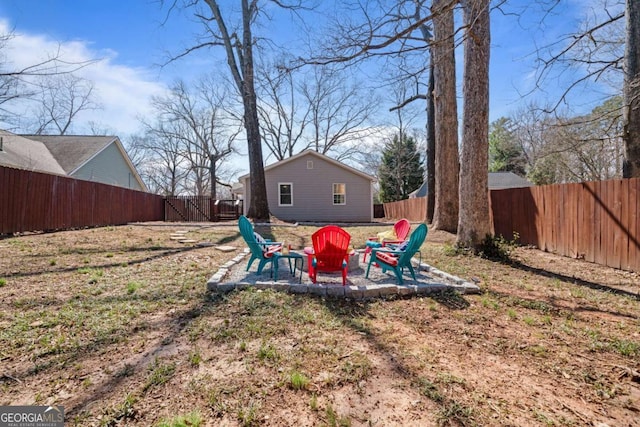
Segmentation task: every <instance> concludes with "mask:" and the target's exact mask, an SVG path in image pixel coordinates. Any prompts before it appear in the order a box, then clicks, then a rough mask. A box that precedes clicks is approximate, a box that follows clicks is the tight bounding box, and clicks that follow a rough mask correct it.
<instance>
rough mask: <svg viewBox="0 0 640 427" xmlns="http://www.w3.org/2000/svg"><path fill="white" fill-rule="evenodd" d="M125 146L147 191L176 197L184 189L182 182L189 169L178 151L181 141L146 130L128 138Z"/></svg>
mask: <svg viewBox="0 0 640 427" xmlns="http://www.w3.org/2000/svg"><path fill="white" fill-rule="evenodd" d="M127 147H128V150H129V152H131V153H133V157H132V161H133V162H134V165H135V166H136V169H137V170H138V172H139V173H140V176H141V177H142V179H143V180H144V182H145V183H146V184H147V188H149V191H150V192H152V193H156V194H162V195H164V196H177V195H179V194H181V193H183V192H184V191H186V189H185V188H184V183H185V178H186V176H187V175H188V173H189V170H190V168H189V166H188V164H187V162H186V159H185V158H184V156H183V155H181V154H180V152H181V150H182V141H180V140H177V139H174V138H172V137H170V136H168V137H167V136H165V135H158V134H155V133H153V132H147V133H145V134H144V135H138V136H134V137H132V138H130V139H129V141H128V142H127Z"/></svg>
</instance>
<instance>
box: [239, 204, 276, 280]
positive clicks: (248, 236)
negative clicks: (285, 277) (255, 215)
mask: <svg viewBox="0 0 640 427" xmlns="http://www.w3.org/2000/svg"><path fill="white" fill-rule="evenodd" d="M238 227H239V228H240V234H241V235H242V238H243V239H244V241H245V242H246V244H247V246H249V249H250V250H251V258H249V262H248V263H247V269H246V271H249V268H251V264H253V261H255V260H259V261H260V262H259V263H258V274H262V269H263V268H264V267H265V265H267V264H268V263H271V271H272V272H273V271H276V277H277V269H278V257H279V255H280V253H281V251H282V242H272V241H270V240H263V241H258V237H257V235H256V233H255V231H254V229H253V225H252V224H251V222H249V219H247V217H246V216H244V215H241V216H240V218H239V219H238Z"/></svg>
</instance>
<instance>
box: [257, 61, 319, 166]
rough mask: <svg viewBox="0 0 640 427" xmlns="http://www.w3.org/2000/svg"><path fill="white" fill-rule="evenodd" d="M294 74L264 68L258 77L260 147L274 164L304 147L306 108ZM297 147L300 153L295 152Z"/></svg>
mask: <svg viewBox="0 0 640 427" xmlns="http://www.w3.org/2000/svg"><path fill="white" fill-rule="evenodd" d="M297 71H299V70H292V71H285V72H281V70H280V69H278V67H276V66H265V67H262V70H261V73H260V78H259V81H260V83H261V88H260V89H261V94H262V97H261V98H260V103H259V110H258V111H259V114H260V126H261V130H262V135H263V139H264V143H265V145H266V146H267V148H269V151H270V152H271V154H273V155H274V156H275V158H276V159H277V160H283V159H286V158H287V157H291V156H292V155H293V154H294V153H295V152H296V151H301V150H302V149H305V148H307V147H308V145H307V144H306V142H304V141H305V138H303V136H304V133H305V131H306V127H307V125H308V123H309V114H310V108H309V106H308V105H304V104H303V102H302V100H300V96H299V91H298V86H297V84H296V82H295V81H294V80H295V77H296V76H297ZM301 104H302V105H301ZM300 146H301V150H297V147H300Z"/></svg>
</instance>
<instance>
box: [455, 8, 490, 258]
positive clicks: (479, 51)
mask: <svg viewBox="0 0 640 427" xmlns="http://www.w3.org/2000/svg"><path fill="white" fill-rule="evenodd" d="M461 3H462V8H463V11H464V23H465V26H466V27H467V31H466V36H465V38H464V76H463V86H462V93H463V98H464V101H463V102H464V109H463V114H462V117H463V118H462V160H461V166H460V219H459V222H458V239H457V241H456V245H457V246H458V247H472V248H477V247H478V246H479V244H480V243H481V242H482V240H483V239H484V237H485V236H486V235H487V234H489V233H490V224H489V194H488V188H487V181H488V164H489V50H490V46H489V42H490V31H489V0H462V2H461Z"/></svg>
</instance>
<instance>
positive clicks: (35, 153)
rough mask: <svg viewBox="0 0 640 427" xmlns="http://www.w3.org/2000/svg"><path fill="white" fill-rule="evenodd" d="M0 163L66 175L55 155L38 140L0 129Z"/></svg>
mask: <svg viewBox="0 0 640 427" xmlns="http://www.w3.org/2000/svg"><path fill="white" fill-rule="evenodd" d="M0 137H1V138H2V151H0V165H6V166H12V167H15V168H19V169H26V170H32V171H38V172H45V173H52V174H57V175H66V173H65V171H64V169H63V168H62V167H61V166H60V164H59V163H58V161H57V160H56V159H55V157H54V156H53V155H52V154H51V152H49V150H48V149H47V147H46V146H45V145H44V144H43V143H42V142H40V141H34V140H32V139H28V138H24V137H22V136H20V135H16V134H13V133H11V132H7V131H5V130H0Z"/></svg>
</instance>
